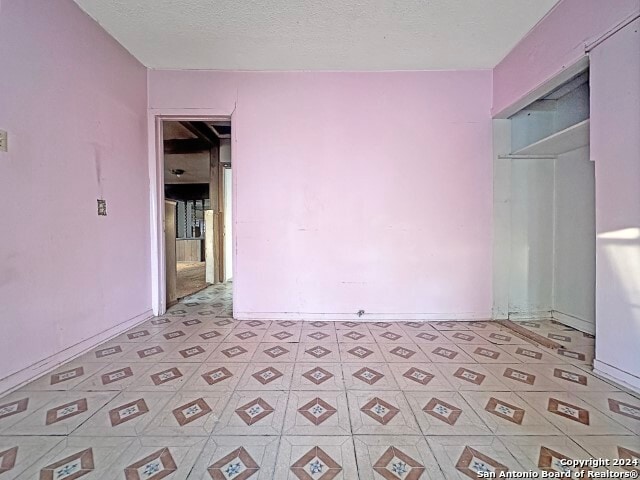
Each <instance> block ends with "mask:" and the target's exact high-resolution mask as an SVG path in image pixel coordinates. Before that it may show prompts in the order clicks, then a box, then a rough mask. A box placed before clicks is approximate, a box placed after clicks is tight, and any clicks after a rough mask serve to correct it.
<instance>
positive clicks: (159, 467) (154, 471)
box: [124, 448, 178, 480]
mask: <svg viewBox="0 0 640 480" xmlns="http://www.w3.org/2000/svg"><path fill="white" fill-rule="evenodd" d="M176 470H178V466H177V465H176V462H175V460H174V459H173V457H172V456H171V452H170V451H169V449H168V448H161V449H160V450H158V451H156V452H153V453H152V454H151V455H148V456H146V457H144V458H143V459H142V460H139V461H137V462H136V463H134V464H132V465H129V466H128V467H127V468H125V469H124V476H125V480H160V479H161V478H164V477H167V476H169V475H171V474H172V473H173V472H175V471H176Z"/></svg>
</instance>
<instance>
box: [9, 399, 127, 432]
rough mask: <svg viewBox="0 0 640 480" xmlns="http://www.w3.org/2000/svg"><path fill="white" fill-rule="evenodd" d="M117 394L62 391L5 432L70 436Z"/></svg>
mask: <svg viewBox="0 0 640 480" xmlns="http://www.w3.org/2000/svg"><path fill="white" fill-rule="evenodd" d="M116 395H117V392H78V391H70V392H61V393H60V394H59V395H57V396H53V397H51V398H50V400H49V402H47V403H46V404H45V405H43V406H42V407H41V408H39V409H38V410H35V411H33V412H32V413H31V414H30V415H28V416H27V417H25V418H24V419H22V420H21V421H19V422H17V423H15V424H13V425H11V426H10V427H9V428H7V429H5V430H3V434H11V435H69V434H70V433H72V432H73V431H75V430H76V429H77V428H78V427H80V426H81V425H82V424H84V423H85V422H87V420H88V419H90V418H91V417H92V416H93V415H96V414H97V413H98V412H99V411H100V409H101V408H103V407H104V405H105V404H107V403H108V402H109V401H110V400H111V399H113V398H114V397H115V396H116Z"/></svg>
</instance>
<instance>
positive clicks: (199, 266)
mask: <svg viewBox="0 0 640 480" xmlns="http://www.w3.org/2000/svg"><path fill="white" fill-rule="evenodd" d="M160 122H161V123H160V128H159V134H160V135H161V142H159V143H160V144H161V145H162V148H163V151H162V160H163V161H162V167H163V168H162V171H163V179H164V180H163V191H162V194H163V196H164V198H163V200H164V222H163V223H164V256H163V257H164V264H165V268H164V270H165V272H164V273H165V275H164V277H165V296H166V298H165V305H166V307H167V308H168V307H171V306H172V305H174V304H176V303H177V302H179V301H180V300H184V299H189V298H190V297H192V296H193V295H194V294H199V292H201V291H202V290H204V289H206V288H207V287H209V286H211V285H220V284H227V283H228V284H229V285H227V287H228V288H227V289H226V290H229V291H230V290H231V289H230V282H231V281H232V261H233V260H232V254H233V249H232V176H231V122H230V120H228V119H224V120H221V119H210V120H203V119H198V120H182V119H180V120H174V119H161V120H160Z"/></svg>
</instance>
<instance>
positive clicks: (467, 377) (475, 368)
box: [433, 363, 509, 391]
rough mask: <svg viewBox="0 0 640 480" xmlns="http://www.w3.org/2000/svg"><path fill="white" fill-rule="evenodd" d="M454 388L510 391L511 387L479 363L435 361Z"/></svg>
mask: <svg viewBox="0 0 640 480" xmlns="http://www.w3.org/2000/svg"><path fill="white" fill-rule="evenodd" d="M433 365H434V368H437V369H438V370H439V371H440V373H441V374H442V375H443V376H444V378H445V379H446V380H447V381H448V382H449V383H451V385H452V386H453V387H454V390H458V391H467V390H478V391H492V390H495V391H508V390H509V387H508V386H507V385H506V384H505V383H504V382H502V381H501V379H499V378H498V377H496V376H495V375H493V374H492V373H491V372H490V371H489V370H487V368H485V366H484V365H480V364H478V363H458V364H454V363H434V364H433Z"/></svg>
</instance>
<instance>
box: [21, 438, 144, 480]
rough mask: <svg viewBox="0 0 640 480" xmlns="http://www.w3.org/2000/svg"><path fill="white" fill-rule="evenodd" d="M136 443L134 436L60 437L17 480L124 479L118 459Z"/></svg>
mask: <svg viewBox="0 0 640 480" xmlns="http://www.w3.org/2000/svg"><path fill="white" fill-rule="evenodd" d="M135 441H136V439H135V438H132V437H127V438H117V437H111V438H109V437H95V438H78V437H57V445H55V446H54V447H53V448H52V449H49V450H48V451H47V452H43V454H44V455H41V456H40V458H37V459H35V461H34V462H31V465H30V466H29V468H27V469H26V471H24V472H22V475H20V476H19V477H17V478H21V479H36V478H40V479H46V478H52V479H55V480H72V479H74V478H79V477H80V478H91V477H93V478H100V479H103V478H110V477H111V478H123V477H124V469H122V468H119V467H120V466H119V465H118V462H117V460H118V458H120V457H121V456H122V455H124V454H125V452H126V451H127V449H128V448H130V447H131V445H132V444H133V443H134V442H135ZM78 474H81V475H78ZM74 475H75V476H74ZM9 478H11V477H9Z"/></svg>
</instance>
